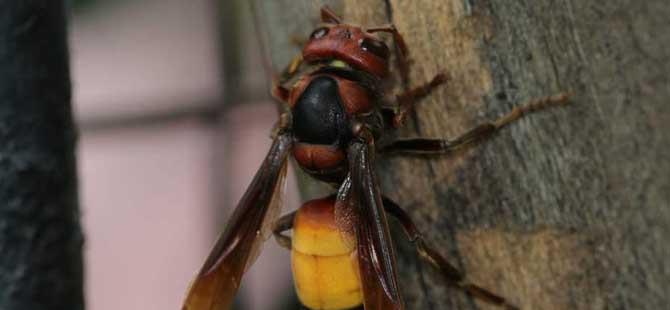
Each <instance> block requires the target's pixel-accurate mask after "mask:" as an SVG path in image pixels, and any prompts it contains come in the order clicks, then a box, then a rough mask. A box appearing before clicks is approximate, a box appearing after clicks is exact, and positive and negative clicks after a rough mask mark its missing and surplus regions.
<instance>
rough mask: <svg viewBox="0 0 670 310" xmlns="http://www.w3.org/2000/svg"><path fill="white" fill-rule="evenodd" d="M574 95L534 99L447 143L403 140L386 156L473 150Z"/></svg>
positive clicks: (389, 148)
mask: <svg viewBox="0 0 670 310" xmlns="http://www.w3.org/2000/svg"><path fill="white" fill-rule="evenodd" d="M569 99H570V95H569V94H567V93H560V94H557V95H554V96H548V97H542V98H537V99H532V100H530V101H529V102H527V103H525V104H523V105H520V106H517V107H514V109H512V111H510V112H509V113H507V114H505V115H503V116H502V117H500V118H498V119H496V120H494V121H491V122H485V123H482V124H479V125H478V126H475V128H473V129H471V130H469V131H468V132H466V133H464V134H462V135H460V136H458V137H457V138H455V139H452V140H446V139H421V138H417V139H399V140H396V141H393V142H391V143H390V144H388V145H385V146H382V147H381V149H380V152H382V153H405V154H420V155H446V154H451V153H454V152H456V151H458V150H460V149H462V148H464V147H468V146H471V145H473V144H476V143H478V142H481V141H483V140H485V139H487V138H490V137H491V136H492V135H493V134H494V133H495V132H497V131H498V130H499V129H501V128H503V127H505V126H507V125H509V124H511V123H513V122H515V121H517V120H519V119H521V118H522V117H523V116H525V115H528V114H530V113H532V112H536V111H539V110H543V109H546V108H548V107H551V106H557V105H565V104H568V103H569V102H570V101H569Z"/></svg>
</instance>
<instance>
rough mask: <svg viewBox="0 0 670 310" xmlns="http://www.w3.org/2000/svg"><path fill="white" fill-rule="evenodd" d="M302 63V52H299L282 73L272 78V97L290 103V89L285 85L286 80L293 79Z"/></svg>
mask: <svg viewBox="0 0 670 310" xmlns="http://www.w3.org/2000/svg"><path fill="white" fill-rule="evenodd" d="M301 64H302V54H297V55H296V56H295V57H293V59H292V60H291V62H290V63H289V64H288V65H287V66H286V68H284V70H282V72H281V74H279V75H275V76H274V77H273V78H272V89H271V91H270V93H271V94H272V97H273V98H275V99H276V100H278V101H279V102H281V103H288V99H289V95H290V90H289V89H288V88H286V87H285V86H284V84H285V83H286V82H288V81H289V80H290V79H292V78H293V77H294V76H295V75H296V73H298V69H299V68H300V65H301Z"/></svg>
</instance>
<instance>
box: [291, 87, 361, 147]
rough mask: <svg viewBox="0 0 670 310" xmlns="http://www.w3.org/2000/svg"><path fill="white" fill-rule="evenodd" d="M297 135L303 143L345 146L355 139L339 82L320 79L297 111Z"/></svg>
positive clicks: (294, 112)
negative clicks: (341, 95)
mask: <svg viewBox="0 0 670 310" xmlns="http://www.w3.org/2000/svg"><path fill="white" fill-rule="evenodd" d="M293 132H294V135H295V137H296V138H297V140H298V141H300V142H305V143H311V144H321V145H333V144H336V143H337V144H340V145H343V144H344V143H347V142H348V141H349V140H350V139H351V128H350V124H349V118H348V116H347V114H346V112H345V110H344V106H343V105H342V99H341V98H340V92H339V88H338V85H337V81H336V80H335V79H334V78H332V77H329V76H325V75H322V76H317V77H316V78H314V79H313V80H312V81H311V82H310V83H309V85H308V86H307V87H306V88H305V90H304V91H303V93H302V94H301V95H300V98H298V100H297V102H296V104H295V106H294V107H293Z"/></svg>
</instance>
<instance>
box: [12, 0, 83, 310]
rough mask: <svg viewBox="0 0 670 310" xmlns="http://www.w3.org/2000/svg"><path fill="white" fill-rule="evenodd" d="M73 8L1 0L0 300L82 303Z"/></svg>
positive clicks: (74, 307) (39, 305) (71, 307)
mask: <svg viewBox="0 0 670 310" xmlns="http://www.w3.org/2000/svg"><path fill="white" fill-rule="evenodd" d="M65 16H66V10H65V5H64V2H63V1H56V0H48V1H35V0H22V1H11V0H0V309H7V310H19V309H21V310H23V309H57V310H61V309H62V310H66V309H67V310H78V309H83V308H84V298H83V289H82V286H83V285H82V282H83V279H82V278H83V272H82V269H83V268H82V253H81V251H82V244H83V236H82V232H81V228H80V225H79V210H78V204H77V181H76V172H75V158H74V146H75V140H76V133H75V129H74V126H73V124H72V116H71V107H70V77H69V68H68V50H67V41H66V18H65Z"/></svg>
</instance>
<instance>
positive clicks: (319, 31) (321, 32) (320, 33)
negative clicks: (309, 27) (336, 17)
mask: <svg viewBox="0 0 670 310" xmlns="http://www.w3.org/2000/svg"><path fill="white" fill-rule="evenodd" d="M327 34H328V27H321V28H316V30H314V31H312V34H310V35H309V39H310V40H315V39H321V38H323V37H325V36H326V35H327Z"/></svg>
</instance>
